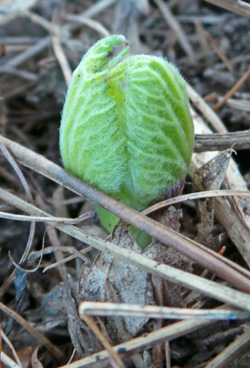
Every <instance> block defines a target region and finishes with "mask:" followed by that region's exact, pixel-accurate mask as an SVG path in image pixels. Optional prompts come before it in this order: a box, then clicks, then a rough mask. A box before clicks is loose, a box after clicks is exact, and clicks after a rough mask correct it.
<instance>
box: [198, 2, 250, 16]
mask: <svg viewBox="0 0 250 368" xmlns="http://www.w3.org/2000/svg"><path fill="white" fill-rule="evenodd" d="M204 1H206V2H208V3H211V4H213V5H216V6H220V7H221V8H223V9H226V10H229V11H231V12H233V13H236V14H239V15H242V16H243V17H246V18H250V4H248V3H247V2H246V1H241V0H204Z"/></svg>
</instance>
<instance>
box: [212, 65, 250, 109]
mask: <svg viewBox="0 0 250 368" xmlns="http://www.w3.org/2000/svg"><path fill="white" fill-rule="evenodd" d="M249 76H250V68H249V69H248V71H247V72H246V73H245V74H244V75H243V76H242V77H241V78H240V80H239V81H238V82H237V83H236V84H235V85H234V86H233V88H231V89H230V91H228V93H227V94H226V95H225V96H224V97H223V98H222V100H221V101H219V102H217V104H215V105H214V106H213V110H214V111H218V110H219V109H220V108H221V107H222V106H223V105H225V103H226V102H227V100H228V99H229V98H230V97H232V96H233V94H234V93H235V92H236V91H237V90H238V89H239V88H240V87H241V86H242V84H243V83H244V82H245V80H247V78H248V77H249Z"/></svg>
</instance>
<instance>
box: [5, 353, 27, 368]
mask: <svg viewBox="0 0 250 368" xmlns="http://www.w3.org/2000/svg"><path fill="white" fill-rule="evenodd" d="M0 362H2V363H3V364H4V366H6V367H9V368H22V366H21V365H18V364H16V363H15V362H14V361H13V360H12V359H11V358H10V357H8V355H7V354H5V353H4V352H3V351H0Z"/></svg>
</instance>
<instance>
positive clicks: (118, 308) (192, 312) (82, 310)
mask: <svg viewBox="0 0 250 368" xmlns="http://www.w3.org/2000/svg"><path fill="white" fill-rule="evenodd" d="M79 314H80V316H81V317H82V316H85V315H88V316H103V317H112V316H119V317H123V316H134V317H149V318H164V319H191V318H195V317H197V318H204V319H218V320H223V319H225V320H230V319H246V318H249V313H246V312H240V311H236V310H223V309H197V310H196V309H188V308H171V307H158V306H154V305H146V306H145V305H136V304H117V303H103V302H101V303H100V302H83V303H81V304H80V307H79Z"/></svg>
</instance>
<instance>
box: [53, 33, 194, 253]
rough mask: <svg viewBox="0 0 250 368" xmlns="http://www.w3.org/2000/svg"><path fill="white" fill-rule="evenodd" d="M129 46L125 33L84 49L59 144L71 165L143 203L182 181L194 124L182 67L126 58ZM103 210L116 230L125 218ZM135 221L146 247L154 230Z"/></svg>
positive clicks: (108, 189) (127, 200)
mask: <svg viewBox="0 0 250 368" xmlns="http://www.w3.org/2000/svg"><path fill="white" fill-rule="evenodd" d="M119 45H120V47H122V50H121V51H120V52H119V53H118V55H117V56H112V52H113V51H114V48H115V47H117V46H119ZM128 51H129V48H128V43H127V41H126V39H125V38H124V37H123V36H121V35H113V36H109V37H106V38H104V39H101V40H100V41H98V42H97V43H96V44H95V45H93V46H92V47H91V48H90V49H89V51H88V52H87V53H86V54H85V55H84V57H83V59H82V60H81V62H80V64H79V65H78V67H77V68H76V69H75V71H74V73H73V76H72V80H71V82H70V86H69V89H68V92H67V96H66V101H65V105H64V108H63V113H62V121H61V128H60V150H61V155H62V160H63V163H64V166H65V168H66V169H67V170H68V171H69V172H71V173H72V174H73V175H75V176H78V177H79V178H81V179H82V180H84V181H85V182H87V183H89V184H91V185H93V186H94V187H96V188H98V189H100V190H102V191H103V192H105V193H107V194H109V195H110V196H112V197H114V198H117V199H119V200H120V201H121V202H123V203H124V204H126V205H127V206H130V207H132V208H134V209H136V210H137V211H141V210H144V209H145V208H147V207H148V206H149V205H150V204H151V203H154V202H156V201H158V200H160V199H161V198H164V197H169V196H170V195H171V193H173V191H175V190H176V188H180V187H181V186H182V183H183V182H184V178H185V175H186V173H187V169H188V166H189V163H190V159H191V155H192V151H193V141H194V131H193V123H192V118H191V115H190V111H189V103H188V97H187V93H186V89H185V82H184V80H183V78H182V77H181V75H180V73H179V72H178V70H177V69H176V67H175V66H173V65H172V64H170V63H169V62H167V61H166V60H165V59H163V58H160V57H156V56H149V55H136V56H130V57H127V58H124V57H125V55H126V54H127V53H128ZM97 212H98V215H99V217H100V220H101V223H102V225H103V226H104V227H105V228H106V230H108V231H109V232H112V230H113V228H114V226H115V225H116V224H117V223H118V221H119V219H118V218H117V217H116V216H115V215H113V214H111V213H110V212H108V211H106V210H105V209H103V208H101V207H97ZM130 229H131V232H132V233H133V234H134V236H135V238H136V241H137V242H138V244H139V245H140V246H141V247H142V248H144V247H145V246H146V245H147V244H148V242H149V239H148V237H146V236H145V234H144V233H142V232H141V231H139V230H138V229H135V228H132V227H131V228H130Z"/></svg>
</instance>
